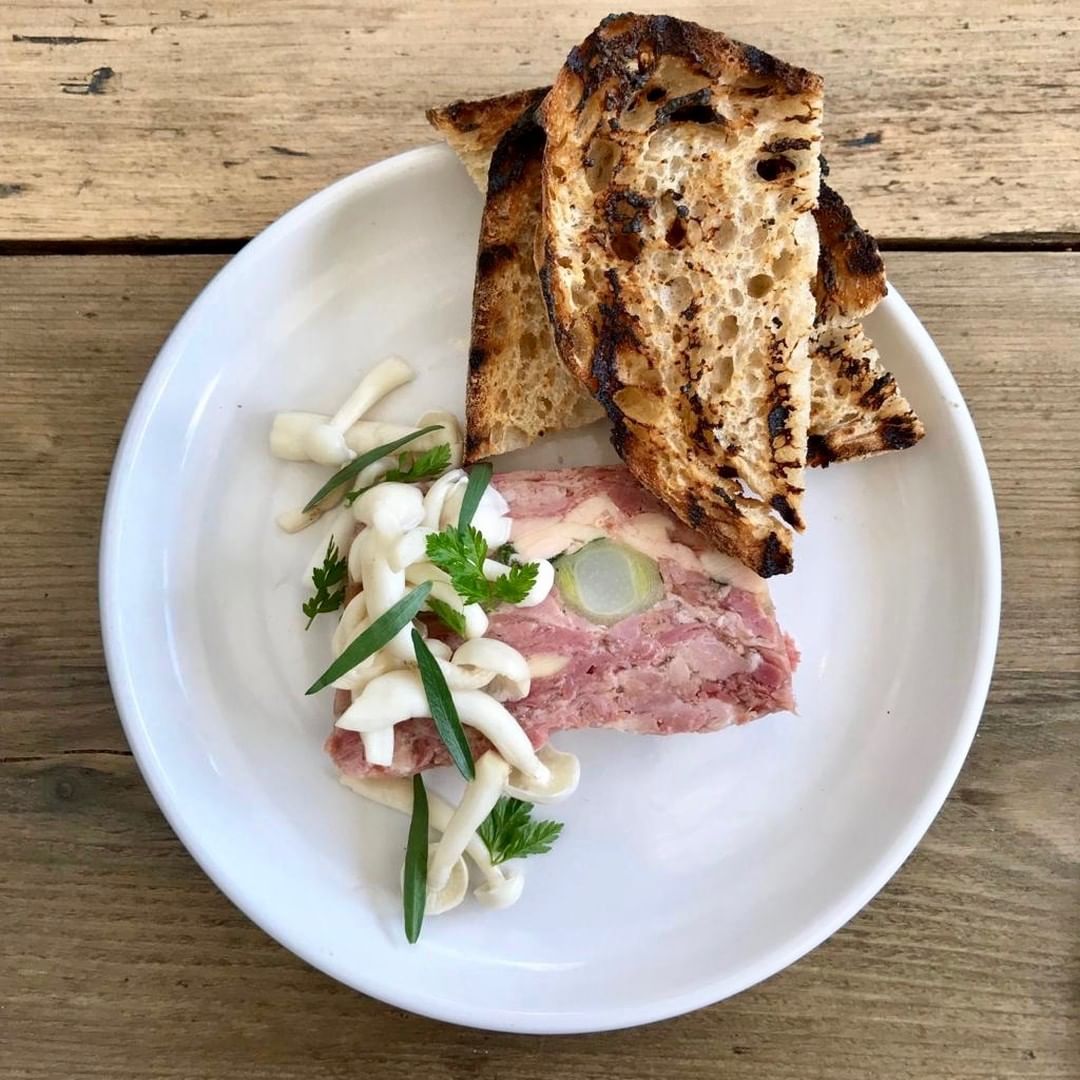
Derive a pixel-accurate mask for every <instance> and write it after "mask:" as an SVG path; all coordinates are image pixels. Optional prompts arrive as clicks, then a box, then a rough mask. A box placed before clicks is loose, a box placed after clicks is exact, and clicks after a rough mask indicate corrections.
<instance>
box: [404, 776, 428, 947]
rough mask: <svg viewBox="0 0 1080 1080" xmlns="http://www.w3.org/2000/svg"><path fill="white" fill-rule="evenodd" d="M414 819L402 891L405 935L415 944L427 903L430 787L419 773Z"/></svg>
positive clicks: (416, 784)
mask: <svg viewBox="0 0 1080 1080" xmlns="http://www.w3.org/2000/svg"><path fill="white" fill-rule="evenodd" d="M412 791H413V801H412V820H411V821H410V822H409V841H408V843H407V844H406V846H405V880H404V881H403V882H402V894H403V902H404V908H405V937H407V938H408V939H409V944H410V945H415V944H416V942H417V940H418V939H419V937H420V928H421V927H422V926H423V925H424V908H425V907H427V868H428V801H427V789H426V788H425V787H424V780H423V777H422V776H421V775H420V773H417V774H416V775H415V776H414V777H413V778H412Z"/></svg>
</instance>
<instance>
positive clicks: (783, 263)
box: [772, 251, 795, 281]
mask: <svg viewBox="0 0 1080 1080" xmlns="http://www.w3.org/2000/svg"><path fill="white" fill-rule="evenodd" d="M794 266H795V256H794V255H793V254H792V253H791V252H790V251H785V252H783V253H782V254H780V255H778V256H777V257H776V258H775V259H773V264H772V274H773V277H774V278H776V279H777V280H778V281H781V280H783V279H784V278H786V277H787V276H788V274H790V273H791V271H792V269H793V268H794Z"/></svg>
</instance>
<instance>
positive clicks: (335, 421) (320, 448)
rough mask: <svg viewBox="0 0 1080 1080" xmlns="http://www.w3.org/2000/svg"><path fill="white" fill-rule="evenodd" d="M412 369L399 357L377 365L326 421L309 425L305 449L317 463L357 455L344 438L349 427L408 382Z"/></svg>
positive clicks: (342, 461) (338, 461) (333, 462)
mask: <svg viewBox="0 0 1080 1080" xmlns="http://www.w3.org/2000/svg"><path fill="white" fill-rule="evenodd" d="M412 377H413V373H412V368H410V367H409V365H408V364H406V363H405V361H404V360H402V359H401V358H400V357H398V356H391V357H389V358H388V359H386V360H384V361H383V362H382V363H381V364H376V365H375V367H374V368H372V369H371V371H369V372H368V373H367V374H366V375H365V376H364V377H363V378H362V379H361V380H360V383H359V385H358V386H357V387H356V389H355V390H354V391H353V392H352V393H351V394H350V395H349V396H348V398H346V399H345V403H344V404H343V405H342V406H341V408H340V409H338V411H337V412H336V413H334V415H333V416H331V417H330V419H329V420H327V421H326V422H325V423H318V424H315V425H314V426H312V427H311V428H310V429H309V430H308V432H307V434H306V437H305V439H304V449H305V450H306V451H307V455H308V457H310V458H311V460H312V461H316V462H318V463H319V464H320V465H344V464H345V462H346V461H351V460H352V459H353V458H354V457H356V451H355V450H352V449H350V447H349V446H348V444H347V443H346V441H345V432H346V431H348V430H349V428H351V427H352V426H353V424H355V423H356V422H357V420H359V419H360V418H361V417H362V416H363V415H364V413H366V412H367V411H368V409H370V408H371V407H372V405H374V404H375V403H376V402H377V401H378V400H379V399H380V398H383V397H385V396H386V395H387V394H389V393H390V391H391V390H396V389H397V388H398V387H399V386H402V385H403V384H404V383H407V382H409V381H411V379H412Z"/></svg>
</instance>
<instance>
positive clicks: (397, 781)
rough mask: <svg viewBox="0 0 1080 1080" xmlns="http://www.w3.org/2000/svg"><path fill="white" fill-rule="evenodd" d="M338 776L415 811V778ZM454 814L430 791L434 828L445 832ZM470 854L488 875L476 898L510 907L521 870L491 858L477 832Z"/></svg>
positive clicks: (403, 810) (364, 792) (359, 790)
mask: <svg viewBox="0 0 1080 1080" xmlns="http://www.w3.org/2000/svg"><path fill="white" fill-rule="evenodd" d="M338 779H339V780H340V781H341V783H342V784H343V785H344V786H345V787H347V788H348V789H349V790H350V791H352V792H354V793H355V794H357V795H360V796H361V797H362V798H365V799H368V800H370V801H371V802H374V803H378V804H379V805H380V806H386V807H389V808H390V809H391V810H396V811H397V812H398V813H399V814H405V815H406V816H409V815H411V814H412V781H410V780H407V779H405V778H404V777H400V776H394V777H380V778H378V779H375V778H372V777H357V776H346V775H345V774H344V773H339V774H338ZM453 816H454V810H453V807H451V806H450V804H449V803H448V802H446V801H445V800H444V799H441V798H440V797H439V796H438V795H434V794H432V793H431V792H430V791H429V792H428V821H429V822H430V823H431V826H432V828H433V829H435V830H436V831H437V832H440V833H443V832H445V831H446V828H447V826H448V825H449V824H450V819H451V818H452V817H453ZM465 854H466V855H468V856H469V858H470V859H471V860H472V862H473V863H474V864H475V866H476V869H477V870H479V871H480V874H481V876H482V877H483V878H484V884H483V885H481V886H480V887H479V888H478V889H477V890H476V893H475V895H476V898H477V899H478V900H479V901H480V902H481V903H482V904H484V905H486V906H487V907H507V906H509V905H510V904H512V903H513V902H514V901H515V900H516V899H517V898H518V897H519V896H520V895H521V890H522V887H523V885H524V878H523V877H522V876H521V875H520V874H517V873H513V872H506V871H504V870H503V869H502V868H501V867H499V866H496V865H495V864H494V863H493V862H492V861H491V855H490V854H489V852H488V849H487V846H486V845H485V844H484V841H483V840H481V839H480V837H479V836H477V835H476V834H475V833H474V834H473V835H472V837H471V838H470V839H469V842H468V844H467V845H466V846H465Z"/></svg>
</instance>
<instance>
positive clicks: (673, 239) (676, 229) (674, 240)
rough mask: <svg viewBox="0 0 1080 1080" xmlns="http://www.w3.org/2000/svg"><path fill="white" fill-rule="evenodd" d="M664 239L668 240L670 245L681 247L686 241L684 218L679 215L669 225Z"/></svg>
mask: <svg viewBox="0 0 1080 1080" xmlns="http://www.w3.org/2000/svg"><path fill="white" fill-rule="evenodd" d="M664 240H665V241H667V245H668V247H673V248H681V247H682V246H683V244H685V243H686V225H685V224H683V219H682V218H679V217H677V218H676V219H675V220H674V221H673V222H672V223H671V224H670V225H669V226H668V231H667V232H666V233H665V234H664Z"/></svg>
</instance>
